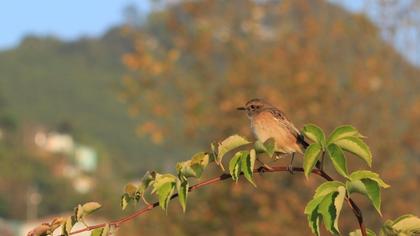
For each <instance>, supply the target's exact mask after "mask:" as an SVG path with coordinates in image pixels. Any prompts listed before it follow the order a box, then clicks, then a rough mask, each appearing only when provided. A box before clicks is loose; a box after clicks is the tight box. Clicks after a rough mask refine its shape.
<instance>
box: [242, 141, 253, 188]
mask: <svg viewBox="0 0 420 236" xmlns="http://www.w3.org/2000/svg"><path fill="white" fill-rule="evenodd" d="M255 159H256V153H255V149H251V151H250V152H249V155H242V157H241V170H242V172H243V173H244V176H245V178H246V179H247V180H248V181H249V182H250V183H251V184H252V185H253V186H254V187H256V185H255V183H254V181H253V180H252V175H253V170H254V164H255Z"/></svg>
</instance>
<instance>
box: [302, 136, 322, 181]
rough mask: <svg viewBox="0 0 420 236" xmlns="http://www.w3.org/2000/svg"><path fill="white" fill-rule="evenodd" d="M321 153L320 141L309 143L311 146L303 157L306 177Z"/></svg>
mask: <svg viewBox="0 0 420 236" xmlns="http://www.w3.org/2000/svg"><path fill="white" fill-rule="evenodd" d="M320 153H321V145H320V144H319V143H313V144H311V145H309V147H308V148H307V149H306V150H305V155H304V159H303V169H304V173H305V177H306V178H308V176H309V174H310V173H311V171H312V169H313V168H314V166H315V164H316V162H317V161H318V156H319V154H320Z"/></svg>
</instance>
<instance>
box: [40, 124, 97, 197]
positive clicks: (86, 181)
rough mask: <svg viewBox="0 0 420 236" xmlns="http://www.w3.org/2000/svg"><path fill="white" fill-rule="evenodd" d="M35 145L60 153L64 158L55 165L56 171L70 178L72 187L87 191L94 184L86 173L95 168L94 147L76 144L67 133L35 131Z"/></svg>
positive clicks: (95, 156) (95, 154) (80, 191)
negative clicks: (59, 163)
mask: <svg viewBox="0 0 420 236" xmlns="http://www.w3.org/2000/svg"><path fill="white" fill-rule="evenodd" d="M34 142H35V145H36V146H37V147H38V148H40V149H42V150H44V151H46V152H49V153H53V154H62V155H64V156H65V157H67V158H66V159H64V162H62V163H61V165H57V166H56V167H57V173H58V174H60V175H62V176H65V177H67V178H69V179H71V180H72V183H73V187H74V189H75V190H76V191H77V192H79V193H87V192H89V191H90V190H91V189H92V187H93V186H94V184H95V183H94V179H93V178H91V177H89V176H88V175H87V173H89V172H94V171H95V170H96V168H97V163H98V155H97V152H96V150H95V149H93V148H91V147H89V146H86V145H81V144H77V143H76V142H75V141H74V139H73V137H72V136H71V135H69V134H64V133H58V132H49V133H47V132H44V131H37V132H36V133H35V135H34Z"/></svg>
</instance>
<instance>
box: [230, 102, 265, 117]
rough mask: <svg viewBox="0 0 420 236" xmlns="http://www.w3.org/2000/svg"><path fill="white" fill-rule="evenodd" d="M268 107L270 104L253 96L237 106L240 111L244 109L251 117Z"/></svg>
mask: <svg viewBox="0 0 420 236" xmlns="http://www.w3.org/2000/svg"><path fill="white" fill-rule="evenodd" d="M269 107H272V105H271V104H269V103H268V102H266V101H264V100H262V99H259V98H254V99H251V100H249V101H248V102H247V103H246V104H245V106H243V107H238V108H237V109H238V110H240V111H246V113H247V115H248V117H249V118H252V117H253V116H254V115H257V114H258V113H260V112H261V111H263V110H264V109H266V108H269Z"/></svg>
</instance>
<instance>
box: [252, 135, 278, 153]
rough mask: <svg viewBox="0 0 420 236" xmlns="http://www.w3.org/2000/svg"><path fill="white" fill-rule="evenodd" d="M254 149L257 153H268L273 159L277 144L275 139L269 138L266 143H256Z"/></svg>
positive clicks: (258, 141)
mask: <svg viewBox="0 0 420 236" xmlns="http://www.w3.org/2000/svg"><path fill="white" fill-rule="evenodd" d="M254 148H255V150H256V152H257V153H266V154H267V155H268V156H269V157H273V155H274V153H275V151H276V143H275V140H274V138H269V139H267V140H266V141H265V142H264V143H263V142H261V141H260V140H257V141H256V142H255V143H254Z"/></svg>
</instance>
